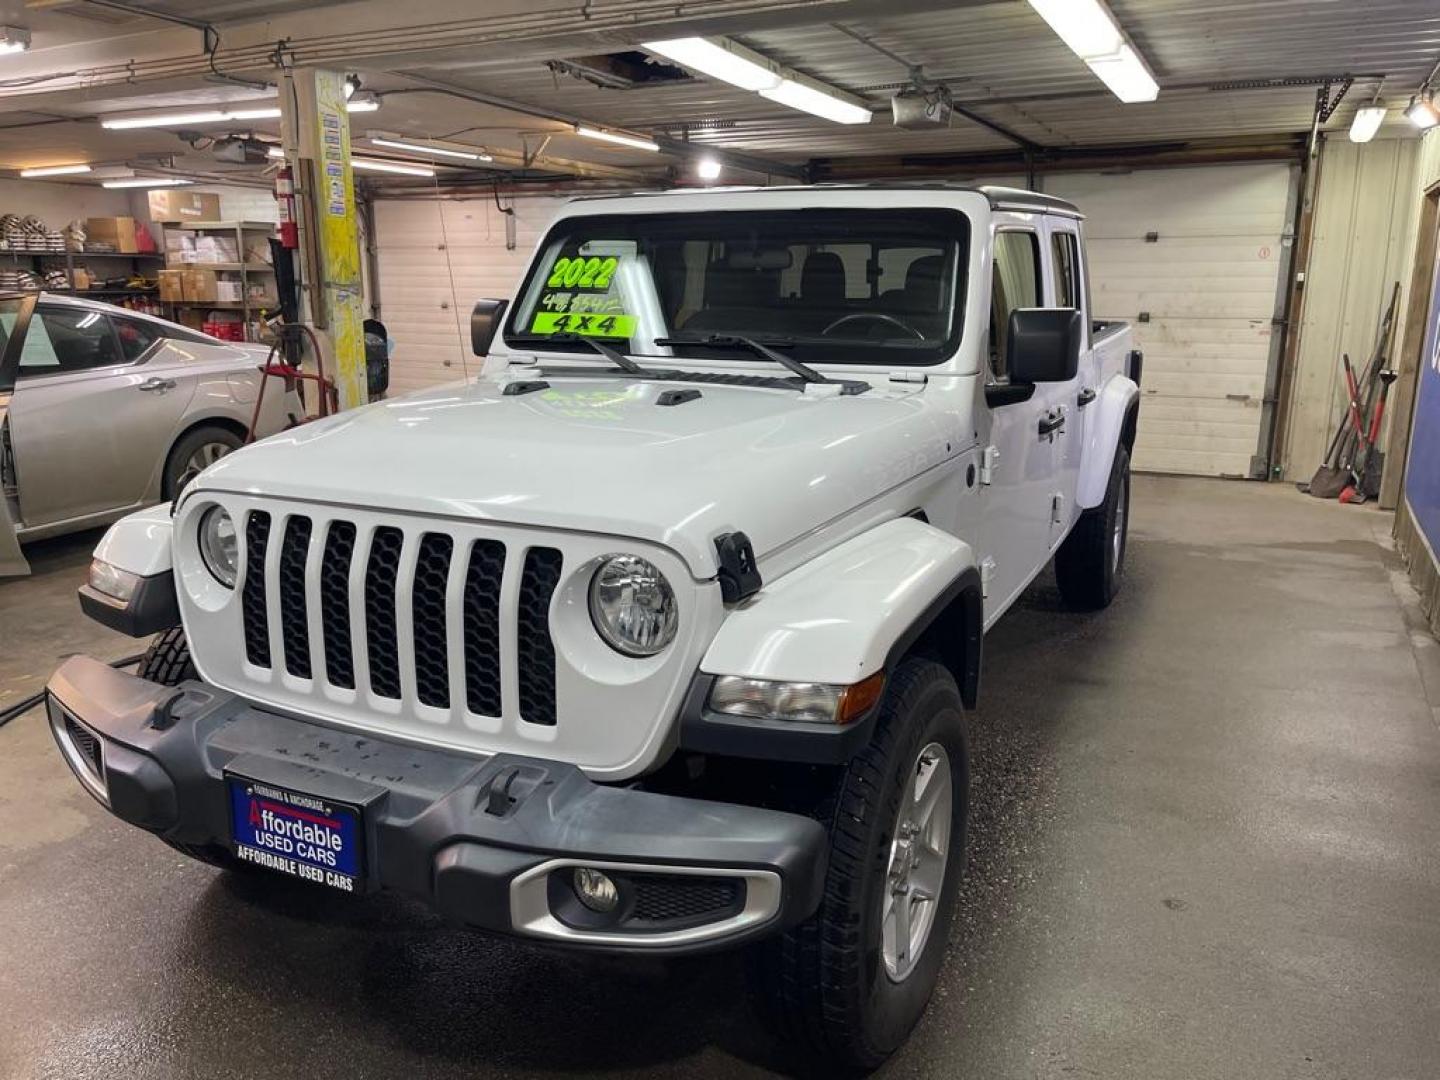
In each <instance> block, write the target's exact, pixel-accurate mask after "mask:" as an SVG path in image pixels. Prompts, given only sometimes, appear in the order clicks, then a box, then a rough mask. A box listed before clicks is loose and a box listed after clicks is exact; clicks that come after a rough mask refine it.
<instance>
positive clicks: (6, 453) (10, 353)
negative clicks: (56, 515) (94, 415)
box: [0, 296, 35, 577]
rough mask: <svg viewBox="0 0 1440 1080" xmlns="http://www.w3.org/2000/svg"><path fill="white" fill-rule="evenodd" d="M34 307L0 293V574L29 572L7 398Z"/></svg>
mask: <svg viewBox="0 0 1440 1080" xmlns="http://www.w3.org/2000/svg"><path fill="white" fill-rule="evenodd" d="M34 310H35V298H34V297H33V296H0V577H5V576H7V575H9V574H28V573H29V572H30V564H29V563H27V562H26V561H25V556H24V555H23V554H21V552H20V538H19V537H18V536H17V535H16V533H15V530H16V529H17V528H19V517H20V504H19V501H18V491H17V487H16V484H15V462H14V459H13V456H12V455H11V453H10V400H11V398H12V397H13V396H14V390H15V368H16V366H17V365H18V364H19V362H20V343H21V341H23V340H24V337H25V328H26V327H27V326H29V325H30V316H31V314H32V313H33V312H34Z"/></svg>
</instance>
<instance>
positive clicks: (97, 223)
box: [85, 217, 144, 255]
mask: <svg viewBox="0 0 1440 1080" xmlns="http://www.w3.org/2000/svg"><path fill="white" fill-rule="evenodd" d="M138 227H139V228H142V229H143V228H144V226H143V225H141V226H138ZM136 228H137V226H136V224H135V219H134V218H130V217H92V218H87V219H86V220H85V242H86V243H87V244H108V245H111V246H112V247H113V248H114V249H115V250H116V251H119V252H123V253H124V254H127V255H133V254H135V253H136V252H138V251H139V250H140V248H139V247H138V246H137V245H136V242H135V230H136Z"/></svg>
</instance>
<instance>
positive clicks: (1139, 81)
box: [1085, 43, 1160, 105]
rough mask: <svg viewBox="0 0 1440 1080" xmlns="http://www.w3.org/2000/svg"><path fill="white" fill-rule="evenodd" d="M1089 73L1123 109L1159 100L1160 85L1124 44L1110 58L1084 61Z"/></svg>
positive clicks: (1133, 52)
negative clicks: (1088, 67) (1118, 101)
mask: <svg viewBox="0 0 1440 1080" xmlns="http://www.w3.org/2000/svg"><path fill="white" fill-rule="evenodd" d="M1085 63H1087V64H1089V65H1090V70H1091V71H1093V72H1094V73H1095V75H1096V76H1097V77H1098V78H1099V79H1100V81H1101V82H1103V83H1104V84H1105V85H1106V86H1108V87H1109V88H1110V92H1111V93H1112V94H1114V95H1115V96H1116V97H1117V98H1119V99H1120V100H1121V101H1123V102H1124V103H1125V104H1127V105H1133V104H1135V103H1136V102H1139V101H1154V100H1155V99H1156V98H1157V97H1159V96H1160V84H1159V83H1157V82H1156V81H1155V76H1154V75H1152V74H1150V69H1149V68H1148V67H1146V65H1145V61H1144V60H1142V59H1141V58H1140V54H1139V53H1137V52H1136V51H1135V50H1134V49H1132V48H1131V47H1130V45H1129V44H1128V43H1126V44H1123V45H1121V46H1120V51H1119V52H1118V53H1116V54H1115V55H1114V56H1106V57H1102V58H1100V59H1097V60H1086V61H1085Z"/></svg>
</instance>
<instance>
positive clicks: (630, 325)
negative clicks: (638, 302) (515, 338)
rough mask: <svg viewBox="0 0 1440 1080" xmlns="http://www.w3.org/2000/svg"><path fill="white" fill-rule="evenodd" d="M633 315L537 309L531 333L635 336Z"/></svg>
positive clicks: (615, 336)
mask: <svg viewBox="0 0 1440 1080" xmlns="http://www.w3.org/2000/svg"><path fill="white" fill-rule="evenodd" d="M637 321H638V320H637V319H636V318H635V316H634V315H612V314H606V313H605V312H594V313H590V314H584V313H581V312H573V311H572V312H564V311H537V312H536V313H535V318H534V319H533V320H531V323H530V332H531V333H532V334H582V335H584V336H585V337H614V338H628V337H634V336H635V324H636V322H637Z"/></svg>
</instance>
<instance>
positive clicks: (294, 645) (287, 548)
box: [279, 517, 311, 679]
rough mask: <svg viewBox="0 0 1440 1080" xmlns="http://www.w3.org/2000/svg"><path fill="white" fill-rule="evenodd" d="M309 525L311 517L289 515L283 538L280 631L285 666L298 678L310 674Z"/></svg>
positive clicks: (308, 676)
mask: <svg viewBox="0 0 1440 1080" xmlns="http://www.w3.org/2000/svg"><path fill="white" fill-rule="evenodd" d="M310 529H311V524H310V519H309V518H308V517H292V518H289V519H288V520H287V521H286V522H285V535H284V537H283V538H282V539H281V541H280V565H279V575H280V635H281V640H282V641H283V642H284V644H285V670H286V671H288V672H289V673H290V674H291V675H294V676H295V677H296V678H297V679H308V678H310V629H309V605H308V604H307V603H306V599H305V559H306V557H307V556H308V555H309V553H310Z"/></svg>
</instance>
